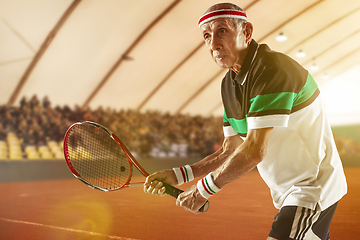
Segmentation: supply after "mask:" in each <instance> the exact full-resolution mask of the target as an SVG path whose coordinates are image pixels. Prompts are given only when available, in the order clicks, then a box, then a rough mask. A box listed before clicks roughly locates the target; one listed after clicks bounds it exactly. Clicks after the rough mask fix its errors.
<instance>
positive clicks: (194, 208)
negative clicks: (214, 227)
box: [176, 185, 207, 214]
mask: <svg viewBox="0 0 360 240" xmlns="http://www.w3.org/2000/svg"><path fill="white" fill-rule="evenodd" d="M206 201H207V199H206V198H204V197H203V196H201V194H200V192H199V191H198V189H197V187H196V185H193V186H191V187H190V188H189V189H187V190H186V191H184V192H183V193H181V194H180V195H179V196H178V198H177V199H176V205H177V206H179V207H183V208H185V210H187V211H190V212H192V213H195V214H198V213H199V209H200V208H201V207H202V206H203V205H204V204H205V202H206Z"/></svg>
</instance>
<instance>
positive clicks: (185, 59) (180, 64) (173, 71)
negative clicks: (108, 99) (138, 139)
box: [137, 42, 204, 111]
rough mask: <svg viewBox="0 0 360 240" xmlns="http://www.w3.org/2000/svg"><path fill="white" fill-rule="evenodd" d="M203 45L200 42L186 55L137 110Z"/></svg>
mask: <svg viewBox="0 0 360 240" xmlns="http://www.w3.org/2000/svg"><path fill="white" fill-rule="evenodd" d="M203 45H204V43H203V42H201V43H200V44H199V45H198V46H197V47H196V48H195V49H194V50H193V51H192V52H191V53H190V54H189V55H187V56H186V57H185V58H184V59H183V60H182V61H181V62H180V63H179V64H178V65H177V66H176V67H175V68H174V69H173V70H172V71H171V72H170V73H169V74H168V75H166V77H165V78H164V79H163V80H162V81H161V82H160V83H159V84H158V85H157V86H156V87H155V88H154V89H153V90H152V91H151V93H150V94H149V95H148V96H147V97H146V98H145V99H144V101H142V103H141V104H140V105H139V106H138V108H137V110H138V111H140V110H141V109H142V108H143V107H144V106H145V104H146V103H147V102H148V101H149V100H150V99H151V98H152V96H154V95H155V93H156V92H157V91H159V89H160V88H161V87H162V86H163V85H164V84H165V83H166V82H167V81H168V80H169V79H170V78H171V76H172V75H173V74H174V73H175V72H176V71H177V70H178V69H179V68H180V67H181V66H182V65H184V63H186V62H187V60H189V59H190V58H191V57H192V56H193V55H194V54H195V53H196V52H197V51H198V50H199V49H200V48H201V47H202V46H203Z"/></svg>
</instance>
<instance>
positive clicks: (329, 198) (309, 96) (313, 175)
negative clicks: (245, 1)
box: [222, 41, 347, 210]
mask: <svg viewBox="0 0 360 240" xmlns="http://www.w3.org/2000/svg"><path fill="white" fill-rule="evenodd" d="M283 66H286V67H285V68H284V67H283ZM222 97H223V104H224V127H223V129H224V136H225V137H229V136H233V135H240V136H241V137H242V138H246V134H247V132H248V130H249V129H260V128H267V127H273V130H272V133H271V136H270V139H269V143H268V149H267V154H266V156H265V158H264V160H263V161H262V162H261V163H259V164H258V166H257V167H258V171H259V173H260V175H261V177H262V178H263V179H264V181H265V182H266V184H267V185H268V186H269V188H270V191H271V196H272V198H273V202H274V205H275V207H276V208H279V209H280V208H281V207H283V206H291V205H295V206H301V207H306V208H311V209H315V207H316V205H317V204H319V206H320V208H321V209H322V210H323V209H326V208H327V207H329V206H331V205H332V204H334V203H335V202H337V201H339V200H340V199H341V198H342V197H343V196H344V195H345V194H346V192H347V184H346V179H345V175H344V171H343V167H342V163H341V160H340V157H339V154H338V152H337V149H336V145H335V141H334V138H333V135H332V131H331V128H330V124H329V123H328V121H327V119H326V116H325V114H324V109H323V106H322V103H321V98H320V91H319V90H318V88H317V84H316V83H315V81H314V80H313V79H312V77H311V75H310V74H309V73H308V72H307V71H306V70H305V69H303V68H302V67H301V66H300V65H299V64H298V63H296V62H295V61H294V60H292V59H291V58H289V57H287V56H285V55H283V54H281V53H277V52H274V51H271V50H270V49H269V48H268V47H267V46H266V45H258V44H257V43H256V42H255V41H253V42H252V43H251V46H250V50H249V51H248V55H247V56H246V58H245V64H244V65H243V66H242V69H241V70H240V72H239V73H238V74H237V75H235V74H234V72H232V71H229V72H228V74H227V75H226V76H225V78H224V80H223V83H222Z"/></svg>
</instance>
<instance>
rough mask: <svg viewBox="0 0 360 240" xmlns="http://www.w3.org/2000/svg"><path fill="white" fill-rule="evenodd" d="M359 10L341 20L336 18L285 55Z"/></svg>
mask: <svg viewBox="0 0 360 240" xmlns="http://www.w3.org/2000/svg"><path fill="white" fill-rule="evenodd" d="M359 10H360V8H356V9H355V10H353V11H351V12H350V13H346V14H345V15H344V16H342V17H341V18H338V19H336V20H334V21H333V22H331V23H330V24H328V25H327V26H325V27H324V28H322V29H320V30H319V31H317V32H315V33H314V34H312V35H311V36H309V37H307V38H305V39H304V40H302V41H301V42H299V43H298V44H296V45H295V46H293V47H292V48H291V49H290V50H288V51H287V52H285V54H290V53H291V52H292V51H294V50H295V49H296V48H299V46H301V45H302V44H304V43H305V42H307V41H309V40H310V39H312V38H314V37H315V36H316V35H318V34H320V33H322V32H323V31H325V30H326V29H329V28H331V27H332V26H334V25H335V24H336V23H338V22H340V21H341V20H343V19H345V18H347V17H348V16H350V15H351V14H353V13H355V12H357V11H359Z"/></svg>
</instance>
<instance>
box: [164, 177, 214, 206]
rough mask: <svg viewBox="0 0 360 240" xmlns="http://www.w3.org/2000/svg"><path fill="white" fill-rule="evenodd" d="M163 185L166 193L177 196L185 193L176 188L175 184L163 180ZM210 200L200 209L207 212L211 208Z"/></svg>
mask: <svg viewBox="0 0 360 240" xmlns="http://www.w3.org/2000/svg"><path fill="white" fill-rule="evenodd" d="M163 186H164V187H165V193H166V194H168V195H170V196H172V197H174V198H177V197H178V196H179V195H180V194H181V193H183V192H184V191H183V190H181V189H179V188H176V187H174V186H171V185H170V184H167V183H164V182H163ZM209 204H210V203H209V201H206V202H205V204H204V205H203V206H202V207H201V208H200V209H199V212H206V211H207V210H208V209H209Z"/></svg>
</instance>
